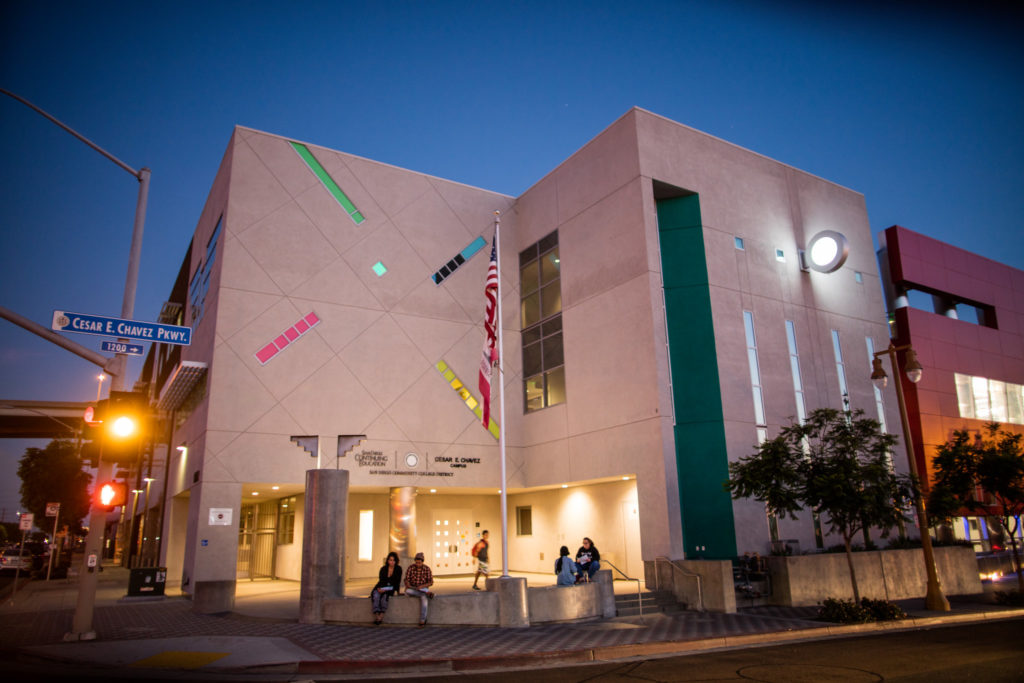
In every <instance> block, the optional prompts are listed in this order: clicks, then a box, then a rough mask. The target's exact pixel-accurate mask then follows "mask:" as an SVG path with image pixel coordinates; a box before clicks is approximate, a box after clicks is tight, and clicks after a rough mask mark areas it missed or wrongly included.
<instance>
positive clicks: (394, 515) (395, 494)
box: [388, 486, 431, 567]
mask: <svg viewBox="0 0 1024 683" xmlns="http://www.w3.org/2000/svg"><path fill="white" fill-rule="evenodd" d="M390 506H391V519H390V530H389V533H388V550H389V551H392V552H395V553H398V558H399V561H400V562H401V563H402V566H403V567H411V566H412V557H413V555H415V554H416V553H415V552H414V548H413V547H412V539H414V538H415V537H416V487H415V486H398V487H395V488H393V489H391V503H390ZM427 550H428V551H429V550H430V549H429V548H428V549H427ZM430 555H431V553H429V552H427V556H428V557H429V556H430Z"/></svg>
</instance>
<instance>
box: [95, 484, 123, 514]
mask: <svg viewBox="0 0 1024 683" xmlns="http://www.w3.org/2000/svg"><path fill="white" fill-rule="evenodd" d="M127 493H128V491H127V487H126V486H125V485H124V483H123V482H119V481H105V482H103V483H102V484H100V485H99V486H97V487H96V491H95V493H94V494H93V504H94V505H96V507H98V508H101V509H104V510H107V511H110V510H113V509H114V508H116V507H117V506H119V505H124V500H125V497H126V496H127Z"/></svg>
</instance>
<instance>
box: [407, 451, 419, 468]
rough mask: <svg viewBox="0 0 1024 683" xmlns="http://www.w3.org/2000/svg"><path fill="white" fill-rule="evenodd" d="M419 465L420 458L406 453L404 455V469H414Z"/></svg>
mask: <svg viewBox="0 0 1024 683" xmlns="http://www.w3.org/2000/svg"><path fill="white" fill-rule="evenodd" d="M419 463H420V456H418V455H416V454H415V453H406V454H405V466H406V467H410V468H412V467H416V465H418V464H419Z"/></svg>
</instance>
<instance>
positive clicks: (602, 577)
mask: <svg viewBox="0 0 1024 683" xmlns="http://www.w3.org/2000/svg"><path fill="white" fill-rule="evenodd" d="M594 580H595V581H597V586H598V588H599V589H600V591H601V612H602V613H603V615H604V618H605V619H613V618H614V617H615V588H614V586H612V570H611V569H598V570H597V574H594Z"/></svg>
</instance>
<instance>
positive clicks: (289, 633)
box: [0, 566, 1024, 674]
mask: <svg viewBox="0 0 1024 683" xmlns="http://www.w3.org/2000/svg"><path fill="white" fill-rule="evenodd" d="M526 576H527V580H528V582H529V583H530V585H543V582H545V581H550V578H549V577H546V576H542V575H532V574H531V575H526ZM363 583H365V584H366V585H363ZM127 585H128V571H127V570H126V569H123V568H120V567H109V566H108V567H105V571H104V572H103V573H102V575H101V578H100V583H99V588H98V590H97V599H96V608H95V618H94V628H95V630H96V633H97V639H96V640H95V641H91V642H70V643H69V642H64V640H63V638H64V634H65V633H67V632H68V631H69V630H70V627H71V621H72V615H73V614H74V608H75V601H76V599H77V583H76V582H75V581H73V580H72V581H66V580H53V581H50V582H46V581H42V580H35V581H32V582H30V583H28V584H26V585H25V586H23V587H22V588H21V589H20V590H19V591H18V593H17V594H16V595H15V597H14V599H13V600H11V599H10V598H9V597H8V598H7V599H5V600H4V603H3V605H2V606H0V643H2V646H0V650H2V652H3V656H4V658H5V659H8V660H10V659H14V658H20V659H22V660H23V661H24V660H44V661H56V662H63V663H65V664H67V663H80V664H82V665H83V666H85V667H89V668H100V667H102V668H106V667H116V668H119V669H120V668H125V667H127V668H130V669H131V670H133V671H137V672H138V671H141V670H145V669H150V670H157V669H160V670H174V669H190V670H202V671H210V672H213V671H219V672H222V673H227V672H235V673H243V672H280V673H284V672H291V673H308V674H317V673H320V674H329V673H331V674H338V673H371V672H372V673H387V672H411V671H416V672H431V671H468V670H486V669H497V668H507V667H512V666H544V665H551V664H559V663H566V662H585V661H601V660H615V659H622V658H627V657H634V656H652V655H663V654H678V653H685V652H693V651H700V650H709V649H716V648H728V647H739V646H744V645H750V644H761V643H774V642H785V641H789V640H795V639H813V638H824V637H830V636H834V635H842V634H848V633H860V632H868V631H874V630H884V629H888V630H891V629H902V628H915V627H920V626H925V625H934V624H943V623H956V622H968V621H981V620H991V619H1000V618H1010V617H1014V616H1022V615H1024V610H1022V609H1007V608H1002V607H999V606H997V605H993V604H990V603H987V602H985V601H984V596H972V597H966V598H953V599H952V604H953V611H952V612H950V613H949V614H942V615H936V614H934V613H928V612H924V611H923V610H921V609H920V607H921V604H920V603H921V601H920V600H916V601H908V602H906V603H903V606H904V608H905V609H907V610H908V612H909V613H910V614H911V618H910V619H908V620H907V621H904V622H899V623H888V624H884V625H881V624H878V625H876V624H866V625H856V626H839V625H835V624H826V623H823V622H820V621H816V620H815V613H816V609H815V608H813V607H800V608H788V607H752V608H741V609H740V611H739V612H738V613H736V614H720V613H699V612H694V611H684V612H678V613H668V614H663V613H660V612H659V613H655V614H645V615H644V617H643V618H642V619H641V618H640V617H637V616H630V617H617V618H614V619H606V620H597V621H590V622H583V623H566V624H547V625H542V626H532V627H529V628H521V629H511V628H472V627H457V626H428V627H426V628H416V627H404V626H389V625H384V626H373V625H372V624H371V623H370V621H371V617H370V613H369V607H367V625H366V626H349V625H334V624H323V625H311V624H300V623H298V601H299V585H298V583H296V582H290V581H253V582H245V581H241V582H239V586H238V590H237V595H236V603H235V609H234V611H232V612H230V613H226V614H220V615H201V614H195V613H193V612H192V604H191V602H190V601H189V600H188V599H187V598H185V597H183V596H182V595H181V594H180V592H178V591H175V590H169V591H168V595H167V596H166V597H164V598H163V599H159V598H141V599H140V598H126V597H125V593H126V589H127ZM370 585H371V583H370V582H350V583H349V584H347V586H346V593H347V594H348V595H349V596H353V597H354V596H363V595H366V594H368V592H369V587H370ZM470 585H471V578H468V577H466V578H462V577H460V578H443V579H440V580H439V581H438V583H437V585H436V590H437V592H439V593H442V594H443V593H459V592H471V591H470ZM615 587H616V592H617V593H618V592H623V593H628V592H629V591H630V590H633V591H635V584H630V583H628V582H617V583H616V584H615ZM399 643H400V646H399V645H398V644H399ZM112 671H113V669H112Z"/></svg>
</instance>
